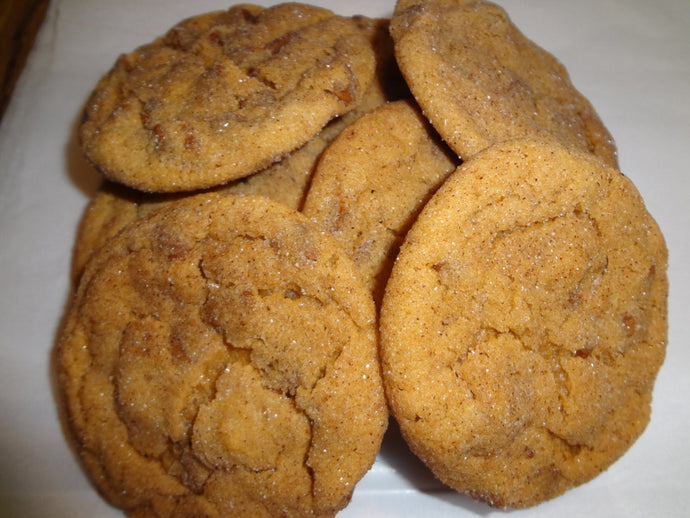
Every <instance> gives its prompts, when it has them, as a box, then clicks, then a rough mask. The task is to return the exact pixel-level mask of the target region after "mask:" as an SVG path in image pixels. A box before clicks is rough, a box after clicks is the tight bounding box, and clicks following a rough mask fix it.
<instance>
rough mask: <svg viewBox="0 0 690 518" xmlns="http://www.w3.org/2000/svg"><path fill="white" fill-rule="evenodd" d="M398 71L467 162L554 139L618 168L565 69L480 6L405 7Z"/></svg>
mask: <svg viewBox="0 0 690 518" xmlns="http://www.w3.org/2000/svg"><path fill="white" fill-rule="evenodd" d="M391 34H392V36H393V40H394V42H395V53H396V56H397V58H398V64H399V66H400V69H401V71H402V73H403V75H404V76H405V79H406V80H407V82H408V84H409V86H410V89H411V90H412V93H413V94H414V96H415V98H416V99H417V101H418V102H419V105H420V106H421V107H422V109H423V110H424V113H425V114H426V115H427V116H428V117H429V119H430V120H431V122H432V124H433V125H434V127H435V128H436V130H437V131H438V132H439V133H440V134H441V136H442V137H443V138H444V139H445V140H446V141H447V142H448V144H449V145H450V147H452V148H453V149H454V150H455V151H456V152H457V153H458V154H459V155H460V156H461V157H462V158H463V159H467V158H469V157H471V156H472V155H473V154H475V153H477V152H478V151H480V150H482V149H484V148H486V147H488V146H489V145H491V144H493V143H496V142H501V141H504V140H509V139H513V138H537V139H539V140H544V139H547V138H549V139H551V138H553V139H556V140H558V141H560V142H561V143H563V144H564V145H566V146H569V147H571V148H574V149H578V150H584V151H586V152H590V153H593V154H595V155H597V156H598V157H600V158H601V159H602V160H603V161H604V162H606V163H607V164H608V165H610V166H614V167H616V166H617V155H616V148H615V145H614V143H613V138H612V137H611V135H610V134H609V132H608V131H607V130H606V128H605V127H604V125H603V123H602V122H601V120H600V119H599V116H598V115H597V114H596V112H595V110H594V108H593V107H592V105H591V104H590V102H589V101H588V100H587V99H585V97H584V96H582V94H580V93H579V92H578V91H577V90H576V89H575V87H574V86H573V85H572V83H571V81H570V78H569V76H568V73H567V71H566V69H565V67H563V65H562V64H561V63H560V62H558V61H557V60H556V58H554V57H553V56H552V55H551V54H549V53H548V52H546V51H545V50H543V49H542V48H540V47H539V46H537V45H536V44H535V43H533V42H532V41H530V40H529V39H527V38H526V37H525V36H524V35H523V34H522V33H521V32H520V31H519V30H518V28H517V27H515V25H514V24H513V23H512V22H511V21H510V19H509V18H508V15H507V14H506V12H505V11H504V10H503V9H502V8H501V7H499V6H497V5H495V4H493V3H490V2H485V1H482V0H399V1H398V3H397V5H396V8H395V13H394V15H393V18H392V21H391Z"/></svg>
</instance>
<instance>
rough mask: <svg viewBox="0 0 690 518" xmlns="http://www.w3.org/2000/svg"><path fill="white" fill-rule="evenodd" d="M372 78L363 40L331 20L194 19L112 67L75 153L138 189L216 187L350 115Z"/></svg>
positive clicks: (245, 12)
mask: <svg viewBox="0 0 690 518" xmlns="http://www.w3.org/2000/svg"><path fill="white" fill-rule="evenodd" d="M374 68H375V57H374V51H373V49H372V46H371V44H370V41H369V40H368V39H367V38H366V36H365V34H364V33H363V31H362V29H361V28H360V27H358V26H357V24H356V23H355V22H354V21H353V20H352V19H350V18H347V17H340V16H336V15H334V14H333V13H332V12H331V11H328V10H326V9H322V8H318V7H314V6H308V5H304V4H298V3H288V4H281V5H277V6H274V7H271V8H267V9H264V8H261V7H258V6H252V5H239V6H235V7H231V8H230V9H229V10H227V11H219V12H213V13H207V14H203V15H199V16H197V17H194V18H191V19H188V20H185V21H183V22H181V23H179V24H178V25H176V26H175V27H173V28H172V29H171V30H170V31H169V32H168V33H167V34H166V35H165V36H164V37H161V38H158V39H156V40H155V41H153V42H152V43H149V44H147V45H144V46H142V47H140V48H138V49H136V50H135V51H133V52H131V53H129V54H125V55H123V56H121V57H120V58H119V59H118V61H117V62H116V63H115V65H114V67H113V68H112V69H111V70H110V71H109V72H108V73H107V74H106V75H105V76H104V77H103V78H102V79H101V81H100V82H99V83H98V85H97V86H96V88H95V90H94V92H93V94H92V95H91V97H90V99H89V101H88V103H87V107H86V111H85V120H84V122H83V123H82V125H81V128H80V136H81V141H82V147H83V150H84V153H85V154H86V156H87V157H88V158H89V160H91V161H92V162H93V163H94V165H95V166H96V167H97V168H98V169H100V170H101V171H102V172H103V173H104V174H105V175H106V177H108V178H110V179H112V180H114V181H117V182H121V183H124V184H126V185H128V186H130V187H133V188H136V189H140V190H145V191H157V192H176V191H183V190H194V189H202V188H208V187H213V186H216V185H220V184H223V183H226V182H228V181H230V180H233V179H236V178H240V177H244V176H247V175H249V174H251V173H253V172H256V171H258V170H261V169H263V168H265V167H267V166H269V165H270V164H271V163H272V162H274V161H276V160H278V159H279V158H280V157H281V156H282V155H284V154H286V153H288V152H290V151H292V150H293V149H296V148H298V147H299V146H301V145H302V144H304V143H305V142H306V141H307V140H309V139H310V138H311V137H313V136H314V135H316V134H317V133H318V132H319V131H320V130H321V128H322V127H323V126H324V125H325V124H326V123H327V122H328V121H329V120H330V119H332V118H333V117H335V116H337V115H341V114H344V113H346V112H348V111H350V110H352V109H353V108H355V107H356V106H357V105H358V104H359V102H360V101H361V99H362V96H363V95H364V93H365V92H366V91H367V89H368V87H369V84H370V83H371V81H372V77H373V75H374ZM248 143H251V144H250V145H248Z"/></svg>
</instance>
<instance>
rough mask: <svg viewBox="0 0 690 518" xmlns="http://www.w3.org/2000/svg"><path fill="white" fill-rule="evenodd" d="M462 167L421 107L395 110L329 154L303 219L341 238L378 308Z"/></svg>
mask: <svg viewBox="0 0 690 518" xmlns="http://www.w3.org/2000/svg"><path fill="white" fill-rule="evenodd" d="M457 165H458V160H457V157H455V155H454V154H453V153H452V152H451V151H450V150H449V149H448V148H447V147H446V146H445V145H444V144H443V142H442V141H441V140H440V138H439V137H438V135H437V134H436V133H435V132H434V130H433V129H432V128H431V126H430V125H429V124H428V122H427V121H426V120H425V119H424V117H423V116H422V114H421V113H420V112H419V109H418V108H417V107H416V105H415V104H414V103H412V102H409V101H396V102H392V103H388V104H385V105H383V106H381V107H379V108H377V109H376V110H374V111H372V112H371V113H368V114H366V115H364V116H362V117H361V118H360V119H359V120H357V121H356V122H355V123H353V124H351V125H350V126H348V127H347V128H345V130H343V132H342V133H341V134H340V135H338V137H337V138H336V139H335V140H334V141H333V142H332V143H331V144H330V145H329V146H328V147H327V148H326V149H325V151H324V152H323V154H322V156H321V158H320V160H319V162H318V164H317V166H316V170H315V172H314V176H313V178H312V182H311V186H310V188H309V191H308V192H307V196H306V199H305V202H304V209H303V211H302V212H303V213H304V214H305V215H306V216H307V217H309V218H311V219H312V220H313V221H315V222H316V223H318V224H319V225H321V226H322V227H324V228H326V229H327V230H328V231H329V232H331V233H332V234H333V235H334V236H335V238H336V240H337V241H338V242H339V243H340V245H341V246H342V247H343V248H344V249H345V250H346V251H347V252H348V254H349V255H350V257H351V258H352V260H353V261H354V263H355V265H356V266H357V268H358V270H359V272H360V274H361V275H362V278H363V279H364V281H365V283H366V284H367V286H368V287H369V289H370V290H371V291H372V294H373V295H374V299H375V300H376V301H377V302H378V301H380V299H381V296H382V294H383V288H384V286H385V284H386V280H387V278H388V273H389V271H390V267H391V265H392V263H393V261H394V259H395V256H396V254H397V251H398V247H399V246H400V243H401V242H402V239H403V238H404V236H405V232H406V231H407V229H408V228H409V227H410V225H411V224H412V222H413V221H414V218H415V217H416V215H417V213H418V212H419V210H420V209H421V208H422V207H423V205H424V203H425V202H426V201H427V200H428V199H429V198H430V197H431V195H432V194H433V193H434V192H435V190H436V189H437V188H438V187H439V185H440V184H441V183H442V182H443V180H444V179H445V178H446V177H447V175H449V174H450V173H451V172H452V171H454V170H455V168H456V167H457Z"/></svg>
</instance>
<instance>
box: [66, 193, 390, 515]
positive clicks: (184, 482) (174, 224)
mask: <svg viewBox="0 0 690 518" xmlns="http://www.w3.org/2000/svg"><path fill="white" fill-rule="evenodd" d="M375 320H376V318H375V310H374V305H373V301H372V299H371V296H370V295H369V293H368V292H367V290H366V288H365V287H364V285H363V284H361V281H359V278H358V276H357V274H356V271H355V269H354V266H353V265H352V263H351V262H350V261H349V259H348V258H347V257H346V256H345V254H344V252H342V251H341V249H340V247H338V246H337V244H336V243H335V242H334V241H333V240H332V238H331V237H330V236H328V234H327V233H324V232H322V231H321V230H320V229H318V227H316V226H315V225H313V224H312V223H310V222H309V221H308V220H307V219H306V218H305V217H304V216H302V215H301V214H299V213H298V212H295V211H293V210H291V209H289V208H288V207H286V206H284V205H282V204H279V203H276V202H273V201H271V200H269V199H267V198H264V197H260V196H244V195H232V196H231V195H219V194H215V193H214V194H200V195H197V196H192V197H186V198H183V199H181V200H178V201H175V202H174V203H169V204H168V205H167V206H165V207H162V208H160V209H159V210H156V211H155V212H152V213H151V214H149V216H147V217H144V218H140V219H138V220H137V221H136V222H134V223H132V224H130V225H128V226H127V227H126V228H125V229H123V230H122V231H121V232H120V233H118V234H117V236H115V237H114V238H112V239H110V240H109V241H108V242H107V243H106V244H105V245H104V246H103V247H102V248H101V249H100V250H99V251H98V252H96V254H95V255H94V256H93V257H92V258H91V259H90V260H89V261H88V264H87V266H86V269H85V271H84V273H83V275H82V277H81V281H80V283H79V287H78V290H77V292H76V294H75V297H74V299H73V301H72V304H71V308H70V309H69V312H68V315H67V318H66V321H65V326H64V328H63V330H62V332H61V337H60V339H59V346H58V347H59V348H58V355H57V365H58V381H59V385H60V388H61V393H62V395H63V399H64V402H65V404H66V410H67V415H68V416H69V424H70V428H71V431H72V433H73V437H74V439H75V442H76V448H77V450H78V452H79V454H80V455H81V458H82V460H83V462H84V464H85V466H86V468H87V469H88V471H89V472H90V473H91V475H92V476H93V478H94V481H95V482H96V484H97V485H98V486H99V487H100V488H101V489H102V491H103V492H104V494H105V495H106V496H107V497H108V498H109V499H110V500H111V501H112V502H113V503H115V504H116V505H118V506H120V507H122V508H123V509H125V510H126V512H127V513H129V514H130V515H132V516H143V515H152V516H153V515H155V516H217V517H220V516H265V517H269V516H332V515H333V514H334V513H335V512H336V511H338V510H339V509H341V508H342V507H344V506H345V505H346V504H347V502H348V501H349V498H350V495H351V493H352V491H353V489H354V486H355V484H356V483H357V481H358V480H359V479H360V478H361V477H362V476H363V475H364V473H365V472H366V471H367V470H368V469H369V467H370V466H371V465H372V463H373V462H374V459H375V456H376V454H377V452H378V450H379V447H380V443H381V439H382V436H383V433H384V430H385V427H386V424H387V409H386V404H385V400H384V397H383V389H382V386H381V379H380V374H379V366H378V359H377V351H376V330H375Z"/></svg>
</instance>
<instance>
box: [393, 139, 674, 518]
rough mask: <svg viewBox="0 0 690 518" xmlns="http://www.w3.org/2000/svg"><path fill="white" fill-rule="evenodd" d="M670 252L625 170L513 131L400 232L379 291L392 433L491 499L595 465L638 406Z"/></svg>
mask: <svg viewBox="0 0 690 518" xmlns="http://www.w3.org/2000/svg"><path fill="white" fill-rule="evenodd" d="M666 268H667V252H666V247H665V244H664V239H663V236H662V235H661V233H660V230H659V228H658V226H657V225H656V223H655V222H654V220H653V219H652V217H651V216H650V215H649V214H648V212H647V210H646V209H645V207H644V205H643V202H642V199H641V198H640V196H639V194H638V192H637V190H636V189H635V187H634V186H633V185H632V183H631V182H630V181H629V180H628V179H627V178H626V177H625V176H624V175H622V174H620V173H619V172H617V171H616V170H614V169H613V168H608V167H605V166H603V164H602V163H601V162H600V161H598V160H596V159H593V158H591V156H589V155H587V154H573V153H570V152H568V151H566V149H565V148H563V147H561V146H556V145H547V144H540V143H536V142H529V141H525V142H520V141H517V142H509V143H504V144H498V145H496V146H493V147H491V148H488V149H487V150H485V151H483V152H481V153H480V154H478V155H476V156H475V158H473V159H471V160H469V161H467V162H465V163H464V164H463V165H461V166H460V167H459V168H458V171H457V172H456V173H454V174H453V175H452V176H451V177H449V178H448V180H446V182H445V183H444V185H443V186H442V187H441V188H440V189H439V191H438V192H437V194H436V195H435V196H434V197H433V198H432V199H431V200H430V201H429V203H428V204H427V206H426V207H425V208H424V210H423V211H422V213H421V214H420V216H419V218H418V220H417V221H416V223H415V224H414V226H413V227H412V229H411V230H410V232H409V233H408V235H407V238H406V241H405V243H404V244H403V246H402V247H401V252H400V254H399V256H398V259H397V262H396V264H395V266H394V267H393V271H392V274H391V277H390V280H389V283H388V286H387V289H386V293H385V297H384V301H383V306H382V309H381V356H382V369H383V374H384V385H385V388H386V391H387V396H388V400H389V403H390V408H391V411H392V413H393V414H394V415H395V417H396V419H397V421H398V422H399V424H400V427H401V430H402V433H403V436H404V437H405V438H406V439H407V441H408V443H409V444H410V446H411V447H412V449H413V450H414V451H415V453H417V455H419V456H420V457H421V458H422V459H423V460H424V461H425V462H426V463H427V464H428V465H429V466H430V468H431V469H432V470H433V471H434V473H435V474H436V475H437V476H438V477H439V478H440V479H441V480H443V481H444V482H446V483H447V484H448V485H450V486H452V487H454V488H456V489H458V490H460V491H463V492H466V493H468V494H470V495H471V496H473V497H475V498H477V499H481V500H484V501H487V502H489V503H492V504H493V505H496V506H510V507H525V506H530V505H534V504H536V503H539V502H541V501H543V500H546V499H549V498H552V497H554V496H556V495H558V494H560V493H562V492H563V491H565V490H567V489H568V488H570V487H572V486H574V485H577V484H580V483H583V482H585V481H587V480H589V479H591V478H592V477H594V476H595V475H597V474H598V473H599V472H601V471H603V470H604V469H606V467H608V466H609V465H610V464H611V463H612V462H613V461H615V460H616V459H617V458H618V457H619V456H620V455H622V454H623V453H624V452H625V451H626V450H627V448H628V447H629V446H630V445H631V444H632V443H633V441H634V440H635V439H636V438H637V437H638V436H639V434H640V433H642V431H643V429H644V428H645V426H646V424H647V422H648V419H649V411H650V400H651V391H652V388H653V383H654V379H655V377H656V373H657V371H658V369H659V367H660V365H661V363H662V362H663V359H664V355H665V346H666V332H667V313H666V311H667V309H666V298H667V292H668V284H667V277H666Z"/></svg>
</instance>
